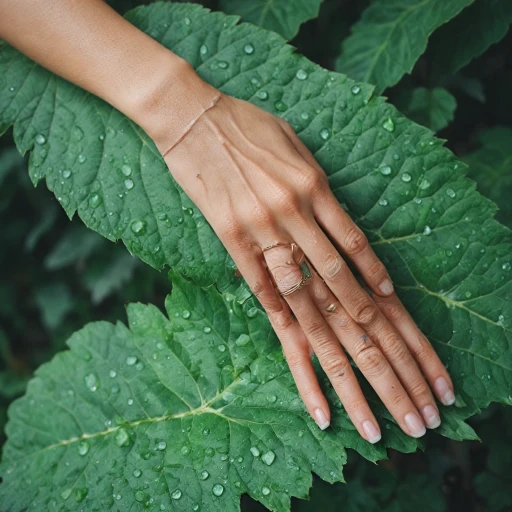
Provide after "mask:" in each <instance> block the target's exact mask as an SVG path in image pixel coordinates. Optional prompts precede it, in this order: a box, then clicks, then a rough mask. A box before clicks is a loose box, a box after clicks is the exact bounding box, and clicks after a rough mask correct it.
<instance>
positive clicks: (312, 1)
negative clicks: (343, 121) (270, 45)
mask: <svg viewBox="0 0 512 512" xmlns="http://www.w3.org/2000/svg"><path fill="white" fill-rule="evenodd" d="M321 3H322V0H250V1H247V0H220V8H221V10H223V11H224V12H225V13H227V14H237V15H239V16H241V17H242V19H243V21H248V22H250V23H254V24H255V25H259V26H260V27H263V28H266V29H267V30H273V31H274V32H277V33H278V34H280V35H282V36H283V37H284V38H285V39H287V40H290V39H292V38H293V37H294V36H295V35H296V34H297V32H298V31H299V27H300V26H301V24H302V23H304V22H305V21H307V20H310V19H312V18H316V17H317V16H318V11H319V10H320V4H321Z"/></svg>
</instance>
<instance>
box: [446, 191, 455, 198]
mask: <svg viewBox="0 0 512 512" xmlns="http://www.w3.org/2000/svg"><path fill="white" fill-rule="evenodd" d="M446 195H447V196H448V197H450V198H451V199H454V198H455V196H456V193H455V190H453V188H447V189H446Z"/></svg>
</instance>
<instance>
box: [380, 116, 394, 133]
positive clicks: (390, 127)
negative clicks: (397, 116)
mask: <svg viewBox="0 0 512 512" xmlns="http://www.w3.org/2000/svg"><path fill="white" fill-rule="evenodd" d="M382 128H384V130H386V131H388V132H394V131H395V123H394V122H393V119H391V117H388V118H387V119H386V120H385V121H384V123H382Z"/></svg>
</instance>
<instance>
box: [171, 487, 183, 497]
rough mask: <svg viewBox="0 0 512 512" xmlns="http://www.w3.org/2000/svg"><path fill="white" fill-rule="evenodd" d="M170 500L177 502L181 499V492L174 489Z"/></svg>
mask: <svg viewBox="0 0 512 512" xmlns="http://www.w3.org/2000/svg"><path fill="white" fill-rule="evenodd" d="M171 498H172V499H173V500H179V499H180V498H181V491H180V490H179V489H176V490H175V491H174V492H173V493H172V494H171Z"/></svg>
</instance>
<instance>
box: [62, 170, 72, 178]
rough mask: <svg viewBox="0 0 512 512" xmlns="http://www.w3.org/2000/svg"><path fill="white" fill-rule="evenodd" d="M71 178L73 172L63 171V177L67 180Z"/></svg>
mask: <svg viewBox="0 0 512 512" xmlns="http://www.w3.org/2000/svg"><path fill="white" fill-rule="evenodd" d="M70 176H71V171H70V170H69V169H66V170H65V171H62V177H63V178H65V179H68V178H69V177H70Z"/></svg>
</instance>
